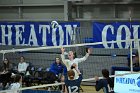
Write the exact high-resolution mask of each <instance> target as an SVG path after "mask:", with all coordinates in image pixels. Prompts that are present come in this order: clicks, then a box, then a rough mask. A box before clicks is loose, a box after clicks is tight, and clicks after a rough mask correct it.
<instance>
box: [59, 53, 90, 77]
mask: <svg viewBox="0 0 140 93" xmlns="http://www.w3.org/2000/svg"><path fill="white" fill-rule="evenodd" d="M88 56H89V54H88V53H87V54H86V55H85V56H84V57H82V58H75V59H73V60H69V59H65V55H64V54H61V59H62V61H63V63H64V64H65V65H66V67H67V70H68V71H69V70H70V69H71V66H72V65H73V63H75V64H76V65H77V69H78V63H81V62H83V61H85V60H86V59H87V58H88ZM74 72H76V70H75V69H74ZM78 77H79V75H78V73H75V79H78Z"/></svg>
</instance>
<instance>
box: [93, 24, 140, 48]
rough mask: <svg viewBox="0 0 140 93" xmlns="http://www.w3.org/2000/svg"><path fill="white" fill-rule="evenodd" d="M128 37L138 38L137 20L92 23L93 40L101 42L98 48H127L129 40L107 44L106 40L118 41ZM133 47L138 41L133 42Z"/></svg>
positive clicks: (139, 27) (139, 26) (138, 25)
mask: <svg viewBox="0 0 140 93" xmlns="http://www.w3.org/2000/svg"><path fill="white" fill-rule="evenodd" d="M129 39H140V23H139V22H131V23H130V22H112V23H100V22H94V23H93V42H103V44H101V45H97V46H95V47H98V48H129V47H130V43H131V42H129V41H128V42H118V43H111V44H107V43H106V42H107V41H117V40H118V41H120V40H129ZM132 46H133V48H137V46H138V43H137V42H135V41H134V42H133V45H132Z"/></svg>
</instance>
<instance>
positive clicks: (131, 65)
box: [130, 40, 133, 73]
mask: <svg viewBox="0 0 140 93" xmlns="http://www.w3.org/2000/svg"><path fill="white" fill-rule="evenodd" d="M130 42H131V43H130V71H131V73H132V72H133V62H132V40H130Z"/></svg>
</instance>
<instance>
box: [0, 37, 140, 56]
mask: <svg viewBox="0 0 140 93" xmlns="http://www.w3.org/2000/svg"><path fill="white" fill-rule="evenodd" d="M132 41H135V42H139V41H140V39H129V40H118V41H108V42H95V43H82V44H73V45H63V47H78V46H90V45H99V44H104V43H107V44H110V43H120V42H130V44H131V42H132ZM61 47H62V46H46V47H37V48H24V49H13V50H11V49H10V50H1V51H0V53H2V54H3V53H11V52H24V51H36V50H44V49H55V48H61Z"/></svg>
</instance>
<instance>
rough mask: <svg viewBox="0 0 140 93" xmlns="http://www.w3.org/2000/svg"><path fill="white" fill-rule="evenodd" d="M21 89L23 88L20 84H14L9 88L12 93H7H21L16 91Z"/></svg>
mask: <svg viewBox="0 0 140 93" xmlns="http://www.w3.org/2000/svg"><path fill="white" fill-rule="evenodd" d="M20 87H21V84H20V83H12V84H11V85H10V87H9V90H12V91H11V92H7V93H21V92H20V91H19V90H16V89H19V88H20Z"/></svg>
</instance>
